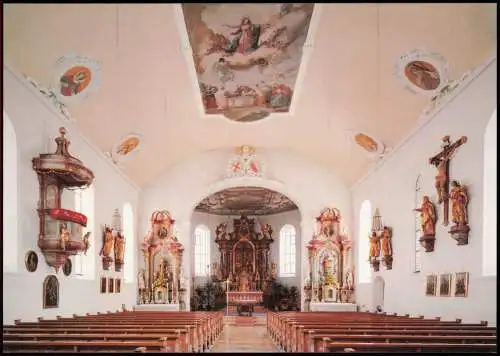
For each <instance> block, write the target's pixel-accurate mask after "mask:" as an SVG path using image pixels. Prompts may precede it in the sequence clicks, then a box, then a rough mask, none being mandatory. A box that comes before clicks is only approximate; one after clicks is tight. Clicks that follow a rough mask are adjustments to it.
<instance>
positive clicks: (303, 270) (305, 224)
mask: <svg viewBox="0 0 500 356" xmlns="http://www.w3.org/2000/svg"><path fill="white" fill-rule="evenodd" d="M301 214H302V221H301V223H300V228H301V237H302V239H301V240H302V242H301V249H302V250H301V251H302V253H301V256H302V261H299V263H300V266H301V267H300V276H299V278H300V310H302V311H303V310H304V304H305V293H304V286H305V283H304V282H305V279H306V277H307V276H308V275H309V272H310V271H309V262H308V251H307V248H306V245H307V243H308V242H309V241H310V240H311V239H312V237H313V234H314V229H315V226H316V219H315V218H314V217H311V216H312V215H313V214H311V213H309V214H307V215H306V214H305V213H303V212H301Z"/></svg>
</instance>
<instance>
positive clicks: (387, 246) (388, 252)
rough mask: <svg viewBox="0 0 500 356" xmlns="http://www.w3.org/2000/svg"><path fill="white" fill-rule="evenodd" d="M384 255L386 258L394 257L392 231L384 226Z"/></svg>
mask: <svg viewBox="0 0 500 356" xmlns="http://www.w3.org/2000/svg"><path fill="white" fill-rule="evenodd" d="M382 253H383V254H384V257H388V256H392V244H391V229H389V227H387V226H384V231H383V232H382Z"/></svg>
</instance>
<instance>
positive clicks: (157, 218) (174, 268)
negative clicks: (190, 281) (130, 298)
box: [135, 210, 186, 310]
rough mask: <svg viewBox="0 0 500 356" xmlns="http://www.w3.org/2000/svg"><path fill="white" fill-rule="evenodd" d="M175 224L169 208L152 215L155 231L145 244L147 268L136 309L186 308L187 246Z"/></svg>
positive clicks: (140, 279)
mask: <svg viewBox="0 0 500 356" xmlns="http://www.w3.org/2000/svg"><path fill="white" fill-rule="evenodd" d="M174 223H175V220H174V219H172V217H171V216H170V213H169V212H168V211H166V210H161V211H155V212H153V214H152V215H151V230H150V231H149V232H148V234H147V235H146V237H145V238H144V240H143V242H142V245H141V251H142V254H143V256H144V265H145V268H144V269H141V270H140V271H139V275H138V287H139V293H138V305H137V306H136V307H135V309H136V310H184V309H185V305H186V304H185V300H184V298H185V292H186V288H185V284H186V280H185V278H184V276H183V273H182V267H181V266H182V257H183V252H184V247H183V246H182V244H181V243H180V242H179V241H178V239H177V236H175V234H174Z"/></svg>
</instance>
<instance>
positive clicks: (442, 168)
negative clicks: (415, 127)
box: [429, 136, 467, 226]
mask: <svg viewBox="0 0 500 356" xmlns="http://www.w3.org/2000/svg"><path fill="white" fill-rule="evenodd" d="M441 142H442V143H441V148H442V149H443V150H442V151H441V152H438V154H436V155H435V156H434V157H431V158H430V159H429V163H430V164H432V165H433V166H436V168H437V170H438V174H437V176H436V190H437V193H438V204H441V203H444V214H443V216H444V217H443V220H444V221H443V224H444V226H448V198H449V197H448V183H449V180H450V177H449V165H450V159H451V157H452V156H453V154H454V153H455V151H456V149H457V148H458V147H460V146H461V145H462V144H464V143H465V142H467V137H466V136H462V137H460V138H459V139H458V140H457V141H455V142H454V143H453V144H452V143H450V136H444V137H443V138H442V139H441Z"/></svg>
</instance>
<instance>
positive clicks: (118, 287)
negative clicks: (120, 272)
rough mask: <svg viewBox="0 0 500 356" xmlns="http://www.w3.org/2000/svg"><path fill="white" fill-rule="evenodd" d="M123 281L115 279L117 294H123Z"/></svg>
mask: <svg viewBox="0 0 500 356" xmlns="http://www.w3.org/2000/svg"><path fill="white" fill-rule="evenodd" d="M121 284H122V280H121V279H120V278H117V279H115V293H120V292H121Z"/></svg>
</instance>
